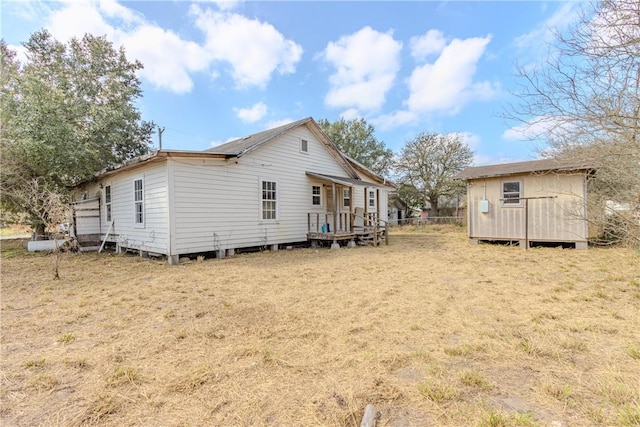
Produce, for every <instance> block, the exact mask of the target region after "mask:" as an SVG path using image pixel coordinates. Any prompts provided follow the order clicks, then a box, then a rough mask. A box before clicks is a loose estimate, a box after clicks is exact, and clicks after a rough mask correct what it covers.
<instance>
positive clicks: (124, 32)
mask: <svg viewBox="0 0 640 427" xmlns="http://www.w3.org/2000/svg"><path fill="white" fill-rule="evenodd" d="M215 3H216V4H217V6H218V7H219V8H221V9H225V10H226V9H230V8H233V7H235V6H237V5H238V4H239V3H240V2H238V1H220V2H215ZM190 11H191V15H192V17H193V18H194V20H195V22H196V26H197V27H198V28H200V29H201V30H202V31H203V32H204V34H205V36H206V42H205V43H204V45H200V44H198V43H196V42H194V41H191V40H185V39H184V38H182V37H181V36H179V35H178V34H176V33H175V32H173V31H171V30H166V29H164V28H162V27H160V26H158V25H157V24H155V23H152V22H149V21H147V20H146V19H145V18H144V16H142V15H141V14H139V13H138V12H136V11H134V10H133V9H130V8H128V7H126V6H125V5H123V4H122V3H119V2H118V1H116V0H90V1H75V0H67V1H65V2H63V3H61V5H57V4H56V7H53V6H52V7H51V8H50V9H49V10H48V11H47V13H46V16H47V18H46V22H47V24H46V27H47V28H48V29H49V31H50V32H51V33H52V34H53V36H54V37H56V38H57V39H59V40H61V41H66V40H68V39H69V38H71V37H82V36H83V35H84V34H85V33H91V34H95V35H106V36H107V38H108V39H109V40H110V41H112V42H113V43H114V44H115V45H116V46H124V47H125V50H126V52H127V56H128V58H129V59H130V60H133V59H138V60H140V61H141V62H142V63H143V64H144V69H143V70H140V71H139V75H140V76H141V77H143V78H145V79H147V80H148V81H149V82H150V83H151V84H153V85H155V86H156V87H158V88H162V89H167V90H169V91H172V92H176V93H185V92H189V91H191V90H192V89H193V80H192V74H193V73H196V72H203V71H210V70H209V68H210V66H211V63H212V61H220V62H223V63H224V62H226V63H229V64H230V65H231V71H232V75H233V78H234V79H235V81H236V82H237V84H238V86H242V87H247V86H260V87H264V86H265V85H266V84H267V83H268V81H269V80H270V78H271V76H272V74H273V73H274V72H279V73H281V74H285V73H292V72H293V71H295V65H296V64H297V62H298V61H299V60H300V57H301V55H302V48H301V47H300V46H299V45H297V44H296V43H294V42H293V41H291V40H286V39H285V38H284V36H282V34H280V33H279V32H278V31H277V30H276V29H275V28H274V27H273V26H272V25H270V24H268V23H263V22H259V21H257V20H250V19H247V18H245V17H243V16H241V15H237V14H230V13H226V12H219V11H212V10H209V9H207V10H203V9H201V8H200V6H192V7H191V9H190ZM210 75H211V78H212V79H215V78H217V77H218V76H219V75H220V72H219V71H218V70H211V71H210Z"/></svg>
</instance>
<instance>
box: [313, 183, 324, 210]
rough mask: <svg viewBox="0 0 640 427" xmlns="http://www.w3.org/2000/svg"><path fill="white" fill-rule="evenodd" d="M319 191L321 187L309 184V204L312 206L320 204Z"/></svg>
mask: <svg viewBox="0 0 640 427" xmlns="http://www.w3.org/2000/svg"><path fill="white" fill-rule="evenodd" d="M320 191H321V187H320V186H319V185H313V186H311V204H312V205H313V206H320V205H321V204H322V199H321V197H320Z"/></svg>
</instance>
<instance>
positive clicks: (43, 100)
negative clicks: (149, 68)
mask: <svg viewBox="0 0 640 427" xmlns="http://www.w3.org/2000/svg"><path fill="white" fill-rule="evenodd" d="M24 47H25V48H26V54H27V58H28V59H27V61H26V62H25V63H24V64H22V63H20V62H19V61H18V60H17V59H16V54H15V52H14V51H12V49H10V48H9V46H7V44H6V43H5V42H4V41H2V42H0V55H1V56H0V57H1V59H0V61H1V64H2V71H1V75H0V91H1V92H0V95H1V108H2V112H1V114H2V116H1V118H2V129H1V132H0V154H1V155H2V169H1V171H0V178H1V180H2V190H1V195H2V208H3V209H10V210H13V211H24V212H27V213H28V214H29V215H30V216H31V218H32V220H33V223H34V225H38V224H39V225H40V228H41V227H42V224H46V223H48V220H47V218H42V215H43V214H42V213H39V210H38V209H36V208H35V207H34V206H30V205H29V203H28V200H25V198H24V197H22V196H21V195H22V194H24V188H23V187H24V183H25V182H31V181H32V180H34V179H38V180H39V182H41V185H40V188H46V193H47V194H49V193H50V192H52V191H53V192H57V193H58V194H60V195H62V196H64V194H65V193H66V189H67V187H68V186H71V185H73V184H75V183H78V182H80V181H82V180H85V179H87V178H89V177H91V176H92V175H93V174H94V173H96V172H97V171H99V170H101V169H103V168H106V167H110V166H114V165H116V164H119V163H121V162H123V161H126V160H128V159H130V158H132V157H135V156H138V155H141V154H144V153H146V152H148V150H149V144H150V141H151V133H152V131H153V128H154V124H153V123H151V122H146V121H143V120H141V115H140V112H139V111H138V109H137V108H136V105H135V103H136V101H137V100H138V99H139V98H140V97H141V95H142V91H141V89H140V81H139V79H138V77H137V76H136V71H137V70H139V69H140V68H142V64H141V63H140V62H138V61H134V62H129V61H128V60H127V58H126V56H125V52H124V50H123V49H122V48H121V49H119V50H118V49H115V48H114V47H113V45H112V44H111V43H110V42H109V41H107V40H106V38H105V37H96V36H92V35H90V34H87V35H85V36H84V37H82V38H81V39H76V38H73V39H71V40H70V41H69V42H68V43H67V44H63V43H60V42H58V41H57V40H55V39H54V38H53V37H52V36H51V34H49V33H48V32H47V31H46V30H40V31H38V32H36V33H34V34H33V35H32V36H31V37H30V38H29V41H27V42H26V43H24ZM43 197H46V194H44V193H43Z"/></svg>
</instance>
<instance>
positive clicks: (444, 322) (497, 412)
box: [0, 227, 640, 426]
mask: <svg viewBox="0 0 640 427" xmlns="http://www.w3.org/2000/svg"><path fill="white" fill-rule="evenodd" d="M639 265H640V258H639V254H638V253H637V252H633V251H632V250H629V249H623V248H609V249H590V250H588V251H575V250H562V249H552V248H544V249H532V250H529V251H524V250H522V249H519V248H517V247H501V246H490V245H479V246H474V245H470V244H468V243H467V241H466V238H465V236H464V231H463V230H462V229H460V228H455V227H453V228H452V227H430V228H427V229H425V230H412V229H405V230H402V231H396V232H395V233H394V234H392V236H391V241H390V245H389V246H382V247H378V248H373V247H368V248H357V249H342V250H339V251H331V250H328V249H319V250H312V249H299V250H294V251H280V252H271V253H256V254H250V255H239V256H236V257H233V258H227V259H224V260H204V261H202V262H197V261H193V262H189V263H184V264H180V265H178V266H173V267H171V266H169V265H167V264H166V263H165V262H162V261H154V260H143V259H140V258H138V257H134V256H121V255H113V254H100V255H98V254H80V255H74V254H65V255H64V257H63V259H62V263H61V277H62V278H61V280H59V281H53V280H51V278H52V271H53V257H52V256H51V255H32V254H25V253H23V252H22V251H20V250H12V249H11V247H10V245H9V244H7V243H6V242H3V257H2V265H1V267H2V276H1V277H2V302H1V310H2V311H1V313H0V314H1V316H2V317H1V320H2V355H1V356H2V361H1V363H2V378H1V379H2V388H1V392H0V398H1V406H0V424H2V425H21V426H28V425H106V426H116V425H118V426H123V425H167V426H187V425H237V426H249V425H252V426H254V425H257V426H260V425H272V426H290V425H291V426H294V425H295V426H311V425H329V426H357V425H359V422H360V419H361V417H362V413H363V410H364V408H365V406H366V404H367V403H373V404H374V405H375V406H376V408H377V409H378V410H379V411H380V412H381V416H380V419H379V423H378V425H381V426H414V425H421V426H430V425H481V426H532V425H540V426H548V425H565V426H569V425H572V426H573V425H580V426H587V425H627V426H632V425H639V424H640V356H639V354H640V331H639V329H640V317H639V316H640V314H639V313H640V267H639ZM554 422H555V423H554Z"/></svg>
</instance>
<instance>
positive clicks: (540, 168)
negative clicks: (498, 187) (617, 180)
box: [455, 159, 594, 179]
mask: <svg viewBox="0 0 640 427" xmlns="http://www.w3.org/2000/svg"><path fill="white" fill-rule="evenodd" d="M589 169H594V166H593V165H592V164H590V163H589V162H584V161H579V160H566V159H542V160H531V161H528V162H517V163H503V164H500V165H487V166H474V167H468V168H466V169H465V170H463V171H462V172H460V173H459V174H457V175H456V176H455V178H458V179H477V178H489V177H494V176H504V175H515V174H521V173H532V172H546V171H568V170H589Z"/></svg>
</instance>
